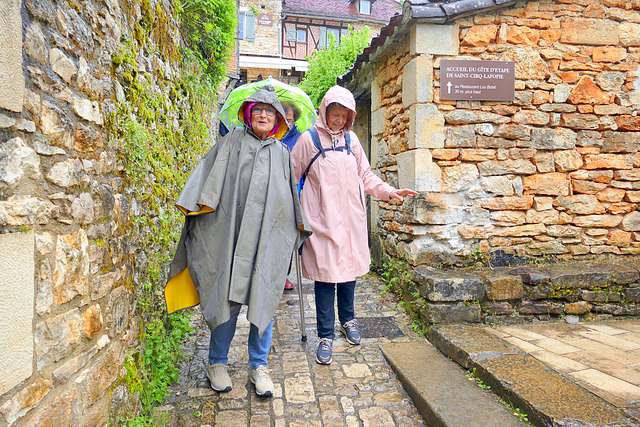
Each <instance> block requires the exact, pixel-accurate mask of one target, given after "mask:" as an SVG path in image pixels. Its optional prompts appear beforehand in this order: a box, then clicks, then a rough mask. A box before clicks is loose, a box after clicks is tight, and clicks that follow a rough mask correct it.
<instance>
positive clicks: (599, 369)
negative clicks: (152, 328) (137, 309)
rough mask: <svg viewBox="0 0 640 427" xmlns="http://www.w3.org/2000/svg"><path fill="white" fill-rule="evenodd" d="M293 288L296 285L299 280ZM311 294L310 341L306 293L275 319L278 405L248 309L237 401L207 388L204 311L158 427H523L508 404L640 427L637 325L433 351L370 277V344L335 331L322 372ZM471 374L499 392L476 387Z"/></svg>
mask: <svg viewBox="0 0 640 427" xmlns="http://www.w3.org/2000/svg"><path fill="white" fill-rule="evenodd" d="M290 279H291V280H292V281H294V282H295V271H294V272H292V274H291V276H290ZM312 286H313V283H312V282H311V281H308V280H306V279H303V284H302V288H303V299H304V301H303V306H304V309H305V331H306V336H307V338H308V340H307V341H306V342H303V341H302V340H301V337H302V332H301V328H300V311H299V301H298V291H297V284H296V289H295V290H293V291H285V293H284V295H283V297H282V300H281V303H280V305H279V307H278V310H277V311H276V314H275V317H274V328H273V343H272V349H271V353H270V355H269V369H270V371H271V378H272V379H273V382H274V384H275V394H274V396H273V397H271V398H259V397H258V396H256V394H255V389H254V387H253V385H252V384H251V383H250V381H249V373H248V354H247V344H246V343H247V336H248V332H249V323H248V322H247V320H246V317H245V316H246V310H244V309H243V310H242V311H241V313H240V317H239V318H238V329H237V332H236V336H235V338H234V340H233V342H232V346H231V350H230V353H229V367H230V369H229V370H230V375H231V377H232V381H233V386H234V388H233V390H232V391H230V392H228V393H218V392H215V391H213V390H212V389H211V388H210V385H209V380H208V379H207V378H206V371H205V368H206V360H207V354H208V346H209V330H208V328H207V326H206V324H205V323H204V321H203V320H202V316H201V315H200V313H199V311H198V309H197V308H196V309H195V313H194V316H193V318H192V326H193V327H194V332H193V333H192V334H191V336H190V338H189V339H188V340H187V341H185V343H184V344H183V349H184V351H185V354H186V361H185V362H184V363H183V365H182V367H181V371H180V377H179V379H178V381H177V382H176V383H175V384H174V385H173V386H172V387H171V388H170V389H169V392H170V396H169V397H167V398H166V399H165V400H164V402H163V404H162V405H161V406H159V407H158V408H157V410H156V415H157V417H158V419H159V420H160V422H161V425H166V426H231V427H234V426H243V427H244V426H250V427H254V426H275V427H286V426H294V427H302V426H313V427H329V426H336V427H342V426H347V427H356V426H376V427H381V426H384V427H386V426H409V427H410V426H426V425H427V424H429V425H430V426H431V427H435V426H451V427H460V426H462V425H464V426H465V427H471V426H479V427H485V426H493V425H496V426H497V425H500V426H502V427H504V426H507V425H509V426H510V425H521V424H522V420H521V419H519V418H518V417H515V416H513V415H512V414H511V413H510V412H509V410H508V409H505V408H507V406H505V401H506V402H508V403H510V404H511V405H512V406H513V408H518V409H520V410H521V411H522V412H521V413H524V414H528V420H529V422H530V423H531V424H532V425H545V426H546V425H550V426H551V425H553V426H574V425H575V426H637V425H640V421H639V420H640V320H638V319H637V318H626V319H622V320H614V319H611V318H607V317H606V316H596V320H594V321H588V322H584V321H582V320H580V321H579V323H577V324H569V323H567V322H566V321H564V320H562V319H560V320H558V321H555V322H531V323H527V324H521V325H477V324H476V325H441V326H432V327H430V328H429V336H430V339H431V341H432V343H433V344H431V343H429V342H427V341H426V340H425V339H424V338H421V337H420V336H418V334H417V333H415V332H414V330H413V328H412V324H411V320H410V318H409V316H408V315H407V314H406V313H405V312H404V311H403V310H402V309H401V308H398V307H397V302H396V300H395V298H394V296H393V295H391V294H386V293H385V292H384V285H383V284H382V283H381V282H380V281H378V280H376V279H375V277H369V276H366V277H364V278H361V279H358V284H357V288H356V316H357V318H358V322H359V328H360V331H361V333H362V336H363V340H362V345H360V346H351V345H349V344H348V343H347V342H346V341H345V339H344V337H343V336H342V335H341V334H340V333H339V332H337V333H336V340H335V341H334V353H333V363H332V364H331V365H328V366H323V365H318V364H317V363H316V362H315V351H316V347H317V343H318V338H317V337H316V327H315V305H314V300H313V289H312ZM567 320H569V319H567ZM576 321H577V318H572V319H571V323H575V322H576ZM336 330H337V329H336ZM383 351H384V355H383ZM385 355H386V357H387V358H385ZM387 359H388V360H387ZM391 366H392V367H393V369H392V368H391ZM467 370H469V371H473V372H474V374H475V375H476V378H478V379H481V380H482V381H483V382H484V384H485V385H486V386H490V388H491V391H488V390H486V389H484V388H483V389H481V388H479V387H477V384H475V381H472V382H469V379H470V378H469V375H468V374H467ZM401 381H402V382H401ZM470 387H472V388H470ZM405 390H407V391H408V392H409V394H407V392H406V391H405ZM478 391H479V392H478ZM499 399H502V401H500V400H499ZM479 413H480V414H481V415H482V416H478V414H479ZM425 420H427V421H425ZM498 420H500V421H498ZM522 425H524V424H522Z"/></svg>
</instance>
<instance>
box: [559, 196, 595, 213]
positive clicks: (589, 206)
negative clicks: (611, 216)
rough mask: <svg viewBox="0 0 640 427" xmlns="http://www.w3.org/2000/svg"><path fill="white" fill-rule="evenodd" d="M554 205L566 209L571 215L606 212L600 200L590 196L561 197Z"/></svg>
mask: <svg viewBox="0 0 640 427" xmlns="http://www.w3.org/2000/svg"><path fill="white" fill-rule="evenodd" d="M553 205H554V206H559V207H560V208H564V209H565V210H566V212H567V213H569V214H579V215H589V214H601V213H604V212H605V208H604V206H602V204H601V203H600V202H599V201H598V198H597V197H596V196H594V195H590V194H580V195H575V196H560V197H558V198H556V199H555V200H554V202H553Z"/></svg>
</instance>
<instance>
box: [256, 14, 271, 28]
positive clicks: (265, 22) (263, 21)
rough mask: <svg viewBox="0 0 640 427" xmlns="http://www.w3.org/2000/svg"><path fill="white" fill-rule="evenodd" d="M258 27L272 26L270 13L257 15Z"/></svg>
mask: <svg viewBox="0 0 640 427" xmlns="http://www.w3.org/2000/svg"><path fill="white" fill-rule="evenodd" d="M257 21H258V25H262V26H264V27H270V26H272V25H273V17H272V16H271V14H270V13H261V14H260V15H258V20H257Z"/></svg>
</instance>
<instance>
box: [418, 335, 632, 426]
mask: <svg viewBox="0 0 640 427" xmlns="http://www.w3.org/2000/svg"><path fill="white" fill-rule="evenodd" d="M429 339H430V340H431V342H432V343H433V344H434V345H435V346H436V347H437V348H438V349H440V351H442V353H444V354H445V355H447V356H449V357H450V358H451V359H452V360H454V361H455V362H457V363H458V364H460V366H463V367H464V368H466V369H473V368H475V370H476V371H475V372H476V376H477V377H478V378H480V379H481V380H482V382H483V383H484V384H487V385H489V386H490V387H491V390H492V391H493V392H494V393H497V394H498V395H499V396H501V397H502V398H503V399H505V400H507V401H509V402H511V404H512V405H513V406H514V407H515V408H519V409H520V410H521V412H523V413H525V414H527V415H528V416H529V421H530V422H531V423H532V424H533V425H544V426H567V425H572V426H573V425H575V426H632V425H636V424H635V423H634V421H633V420H630V419H629V418H627V417H626V416H625V415H624V414H623V413H622V412H621V411H620V410H619V409H618V408H616V407H615V406H613V405H611V404H609V403H607V402H605V401H603V400H602V399H600V398H599V397H597V396H595V395H594V394H592V393H591V392H589V391H587V390H585V389H583V388H582V387H580V386H578V385H577V384H575V383H573V382H571V381H569V380H568V379H566V378H565V377H563V376H562V375H560V374H559V373H557V372H556V371H554V370H552V369H551V368H549V367H548V366H546V365H545V364H544V363H542V362H540V361H538V360H537V359H535V358H534V357H532V356H530V355H528V354H526V353H523V352H522V351H520V350H519V349H517V348H516V347H514V346H512V345H511V344H509V343H507V342H506V341H504V340H502V339H500V338H498V337H497V336H495V335H493V334H491V333H489V332H487V331H486V330H484V329H482V328H480V327H474V326H467V325H450V326H432V327H430V328H429Z"/></svg>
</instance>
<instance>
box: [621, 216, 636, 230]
mask: <svg viewBox="0 0 640 427" xmlns="http://www.w3.org/2000/svg"><path fill="white" fill-rule="evenodd" d="M622 229H623V230H625V231H640V212H630V213H628V214H627V215H625V216H624V219H623V220H622Z"/></svg>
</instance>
